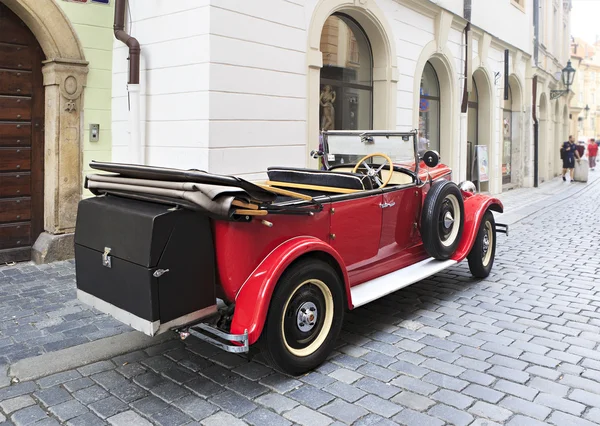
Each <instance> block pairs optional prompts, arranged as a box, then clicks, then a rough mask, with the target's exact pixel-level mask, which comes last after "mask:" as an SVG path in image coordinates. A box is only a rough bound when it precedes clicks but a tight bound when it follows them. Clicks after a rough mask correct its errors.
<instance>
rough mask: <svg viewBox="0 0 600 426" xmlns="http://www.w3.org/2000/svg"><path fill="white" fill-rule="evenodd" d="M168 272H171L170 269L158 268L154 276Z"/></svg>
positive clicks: (157, 276)
mask: <svg viewBox="0 0 600 426" xmlns="http://www.w3.org/2000/svg"><path fill="white" fill-rule="evenodd" d="M167 272H169V270H168V269H157V270H156V271H154V273H153V274H152V275H154V278H160V277H161V276H162V275H163V274H166V273H167Z"/></svg>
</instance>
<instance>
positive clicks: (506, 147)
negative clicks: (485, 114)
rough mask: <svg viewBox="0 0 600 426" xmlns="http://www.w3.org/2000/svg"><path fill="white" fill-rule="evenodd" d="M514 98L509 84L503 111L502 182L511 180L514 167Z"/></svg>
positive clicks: (506, 182)
mask: <svg viewBox="0 0 600 426" xmlns="http://www.w3.org/2000/svg"><path fill="white" fill-rule="evenodd" d="M512 110H513V98H512V90H511V88H510V84H509V85H508V100H505V101H504V108H503V111H502V140H503V145H502V183H503V184H508V183H510V182H511V169H512V124H513V114H512Z"/></svg>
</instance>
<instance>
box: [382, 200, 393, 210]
mask: <svg viewBox="0 0 600 426" xmlns="http://www.w3.org/2000/svg"><path fill="white" fill-rule="evenodd" d="M395 205H396V203H395V202H393V201H392V202H391V203H381V204H380V205H379V207H381V208H382V209H387V208H388V207H394V206H395Z"/></svg>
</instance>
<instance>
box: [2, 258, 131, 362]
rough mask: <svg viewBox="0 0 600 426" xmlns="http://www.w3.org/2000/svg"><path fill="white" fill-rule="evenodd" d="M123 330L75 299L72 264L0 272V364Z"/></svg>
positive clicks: (27, 266) (21, 266)
mask: <svg viewBox="0 0 600 426" xmlns="http://www.w3.org/2000/svg"><path fill="white" fill-rule="evenodd" d="M125 331H131V329H130V328H129V327H127V326H124V325H123V324H122V323H120V322H118V321H116V320H114V319H112V318H111V317H109V316H107V315H104V314H101V313H100V312H98V311H96V310H95V309H92V308H89V307H87V306H86V305H83V304H81V303H79V302H78V301H77V299H76V294H75V267H74V262H73V261H67V262H55V263H52V264H48V265H34V264H32V263H31V262H28V263H20V264H17V265H15V266H14V267H4V268H0V366H2V365H5V364H8V363H13V362H16V361H18V360H20V359H24V358H29V357H33V356H36V355H40V354H42V353H45V352H52V351H56V350H60V349H64V348H68V347H72V346H76V345H81V344H82V343H86V342H89V341H93V340H98V339H101V338H104V337H108V336H113V335H115V334H119V333H122V332H125Z"/></svg>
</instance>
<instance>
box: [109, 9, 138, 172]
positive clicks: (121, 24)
mask: <svg viewBox="0 0 600 426" xmlns="http://www.w3.org/2000/svg"><path fill="white" fill-rule="evenodd" d="M126 1H127V0H115V22H114V27H113V28H114V33H115V38H116V39H117V40H119V41H121V42H123V43H124V44H126V45H127V47H129V79H128V81H127V92H128V95H129V134H130V139H129V160H130V161H131V162H133V163H137V164H143V163H144V151H143V149H142V148H143V147H142V139H141V133H140V104H141V102H140V51H141V49H140V43H139V42H138V41H137V40H136V39H135V38H134V37H132V36H130V35H129V34H127V33H126V32H125V6H126Z"/></svg>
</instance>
